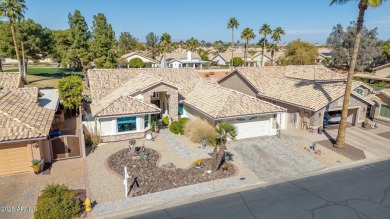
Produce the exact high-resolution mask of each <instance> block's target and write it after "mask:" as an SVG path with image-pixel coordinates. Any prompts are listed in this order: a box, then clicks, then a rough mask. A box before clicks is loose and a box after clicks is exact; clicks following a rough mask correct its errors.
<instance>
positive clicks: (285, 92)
mask: <svg viewBox="0 0 390 219" xmlns="http://www.w3.org/2000/svg"><path fill="white" fill-rule="evenodd" d="M345 81H346V77H345V76H343V75H341V74H338V73H335V72H333V71H331V70H329V69H327V68H326V67H324V66H321V65H316V66H269V67H262V68H237V69H236V70H235V71H234V72H232V73H231V74H229V75H227V76H226V77H224V78H222V79H221V80H219V82H218V83H219V84H221V86H224V87H227V88H231V89H235V90H238V91H240V92H243V93H246V94H248V95H251V96H254V97H258V98H260V99H262V100H265V101H268V102H271V103H273V104H276V105H278V106H281V107H283V108H286V109H287V113H286V114H285V115H284V116H283V119H282V120H283V121H285V122H282V124H284V125H285V126H282V128H301V129H316V128H318V127H319V126H321V125H323V121H324V115H325V113H327V114H329V113H334V112H338V111H340V110H341V108H342V104H343V97H344V92H345ZM352 87H353V90H354V91H353V92H352V95H351V99H350V106H349V113H348V122H349V123H351V124H353V125H357V124H359V123H362V122H363V121H364V120H365V118H366V114H367V111H368V110H369V109H370V107H371V105H373V102H372V101H371V100H370V99H368V98H367V96H366V95H367V94H368V93H369V92H370V91H372V89H371V88H370V87H368V86H366V85H364V84H363V83H361V82H357V81H354V82H353V85H352Z"/></svg>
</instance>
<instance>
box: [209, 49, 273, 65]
mask: <svg viewBox="0 0 390 219" xmlns="http://www.w3.org/2000/svg"><path fill="white" fill-rule="evenodd" d="M244 54H245V53H244V52H239V51H235V52H233V57H237V58H241V59H242V60H245V57H244ZM261 54H262V53H261V52H257V53H256V54H254V55H253V56H251V55H250V54H249V53H248V55H247V63H248V66H252V67H260V66H261ZM231 59H232V52H231V51H227V52H224V53H218V54H217V55H215V56H214V57H213V58H212V59H211V61H212V62H214V63H216V64H217V65H230V60H231ZM270 59H271V58H270V57H269V56H268V55H264V63H266V62H269V61H270Z"/></svg>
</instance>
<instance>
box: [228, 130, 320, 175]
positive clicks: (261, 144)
mask: <svg viewBox="0 0 390 219" xmlns="http://www.w3.org/2000/svg"><path fill="white" fill-rule="evenodd" d="M311 144H312V142H309V141H308V140H304V139H303V138H300V137H297V136H292V135H288V134H283V135H282V137H281V138H278V137H276V136H272V137H260V138H250V139H243V140H237V141H231V142H228V151H229V152H231V153H233V155H234V156H233V159H234V161H235V162H238V163H239V164H240V165H244V166H245V167H246V168H247V169H248V170H250V171H251V172H252V173H253V174H254V175H255V176H256V177H257V178H258V179H259V180H263V181H268V180H272V179H277V178H285V177H291V176H296V175H301V174H305V173H309V172H313V171H317V170H320V169H324V168H326V167H325V166H324V165H323V164H321V163H319V162H318V161H317V160H315V159H314V158H312V157H310V156H309V155H307V154H304V153H302V152H301V151H298V150H297V147H296V145H298V146H300V147H309V146H310V145H311Z"/></svg>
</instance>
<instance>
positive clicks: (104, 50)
mask: <svg viewBox="0 0 390 219" xmlns="http://www.w3.org/2000/svg"><path fill="white" fill-rule="evenodd" d="M92 30H93V31H92V34H91V36H92V42H91V52H92V57H93V58H95V64H96V66H97V67H100V68H101V67H104V66H106V65H111V64H112V65H114V64H115V63H116V59H114V60H113V61H114V63H111V64H109V63H107V61H109V60H111V59H108V58H109V53H110V52H111V49H112V47H113V46H114V44H115V32H114V31H113V30H112V26H111V24H109V23H107V19H106V16H104V14H103V13H99V14H97V15H94V16H93V22H92ZM111 53H112V52H111ZM112 55H113V54H110V56H112Z"/></svg>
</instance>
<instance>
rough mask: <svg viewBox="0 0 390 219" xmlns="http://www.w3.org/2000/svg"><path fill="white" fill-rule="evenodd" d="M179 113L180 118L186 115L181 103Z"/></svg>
mask: <svg viewBox="0 0 390 219" xmlns="http://www.w3.org/2000/svg"><path fill="white" fill-rule="evenodd" d="M178 111H179V112H178V114H179V116H182V115H183V114H184V106H183V104H182V103H179V106H178Z"/></svg>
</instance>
